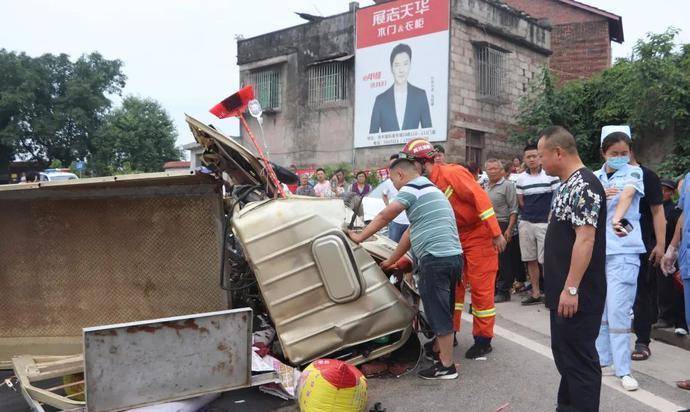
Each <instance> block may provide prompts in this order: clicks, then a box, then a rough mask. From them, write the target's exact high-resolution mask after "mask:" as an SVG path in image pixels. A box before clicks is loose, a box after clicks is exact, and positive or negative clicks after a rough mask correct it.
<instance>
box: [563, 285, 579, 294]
mask: <svg viewBox="0 0 690 412" xmlns="http://www.w3.org/2000/svg"><path fill="white" fill-rule="evenodd" d="M565 290H566V291H567V292H568V295H570V296H577V288H575V287H572V286H570V287H567V288H565Z"/></svg>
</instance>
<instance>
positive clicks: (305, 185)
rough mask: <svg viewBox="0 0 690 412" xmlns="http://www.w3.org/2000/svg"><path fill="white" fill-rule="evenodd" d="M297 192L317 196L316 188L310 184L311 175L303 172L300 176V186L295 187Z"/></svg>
mask: <svg viewBox="0 0 690 412" xmlns="http://www.w3.org/2000/svg"><path fill="white" fill-rule="evenodd" d="M295 194H296V195H299V196H316V192H314V188H313V187H312V186H311V185H310V184H309V175H308V174H306V173H302V175H301V176H300V177H299V186H297V189H295Z"/></svg>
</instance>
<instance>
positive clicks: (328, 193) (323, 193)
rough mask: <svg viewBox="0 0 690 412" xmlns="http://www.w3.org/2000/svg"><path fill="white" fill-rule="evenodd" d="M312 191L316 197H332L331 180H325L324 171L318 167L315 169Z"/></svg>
mask: <svg viewBox="0 0 690 412" xmlns="http://www.w3.org/2000/svg"><path fill="white" fill-rule="evenodd" d="M314 192H315V193H316V196H317V197H333V196H334V194H333V190H332V189H331V182H329V181H328V180H326V171H325V170H323V169H321V168H318V169H316V184H315V185H314Z"/></svg>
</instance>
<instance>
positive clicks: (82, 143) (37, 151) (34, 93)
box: [0, 49, 126, 169]
mask: <svg viewBox="0 0 690 412" xmlns="http://www.w3.org/2000/svg"><path fill="white" fill-rule="evenodd" d="M121 69H122V62H120V61H119V60H107V59H105V58H103V56H101V55H100V54H98V53H91V54H88V55H83V56H81V57H79V58H78V59H77V60H76V61H74V62H72V61H71V60H70V59H69V56H67V55H66V54H60V55H53V54H44V55H42V56H40V57H30V56H27V55H26V54H24V53H15V52H9V51H7V50H5V49H0V169H2V168H3V167H2V166H3V165H4V166H5V168H6V165H7V163H9V161H11V160H12V158H13V157H14V156H15V155H22V156H24V157H26V158H29V159H31V160H34V161H37V162H38V163H39V164H41V165H44V166H45V165H47V164H49V163H50V162H51V161H53V160H55V159H57V160H60V161H61V162H62V163H63V164H71V163H72V162H73V161H74V160H76V159H80V158H84V157H86V156H87V155H88V154H89V153H90V151H91V149H92V148H91V145H90V144H91V138H92V137H93V136H94V134H95V133H96V131H97V130H98V129H99V127H100V124H101V121H102V119H103V117H104V115H105V114H106V112H107V111H108V109H109V108H110V106H111V101H110V99H109V98H108V96H109V95H113V94H119V93H120V92H121V90H122V88H123V87H124V85H125V79H126V78H125V75H124V74H122V72H121Z"/></svg>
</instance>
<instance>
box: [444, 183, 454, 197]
mask: <svg viewBox="0 0 690 412" xmlns="http://www.w3.org/2000/svg"><path fill="white" fill-rule="evenodd" d="M444 193H445V195H446V199H450V197H451V196H453V187H452V186H448V187H447V188H446V191H445V192H444Z"/></svg>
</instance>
